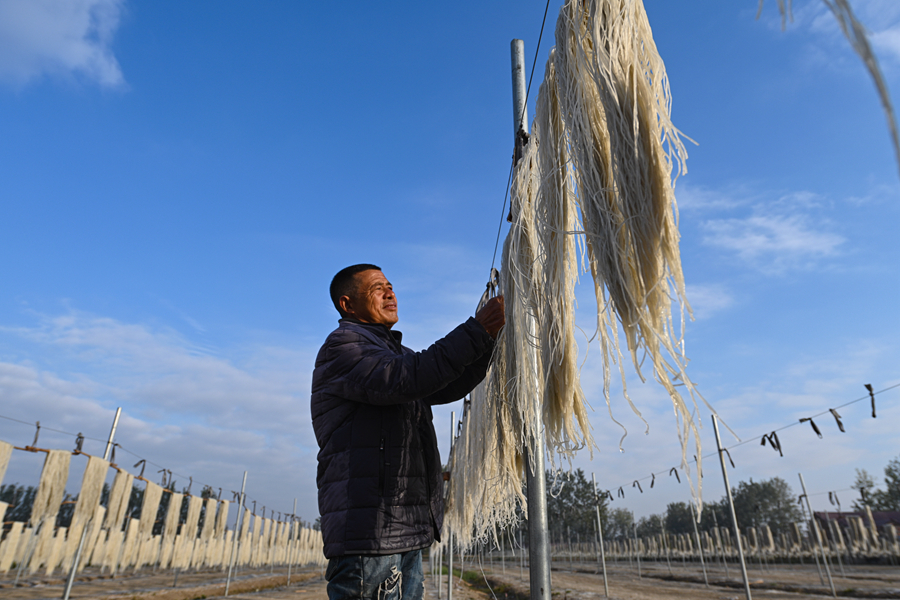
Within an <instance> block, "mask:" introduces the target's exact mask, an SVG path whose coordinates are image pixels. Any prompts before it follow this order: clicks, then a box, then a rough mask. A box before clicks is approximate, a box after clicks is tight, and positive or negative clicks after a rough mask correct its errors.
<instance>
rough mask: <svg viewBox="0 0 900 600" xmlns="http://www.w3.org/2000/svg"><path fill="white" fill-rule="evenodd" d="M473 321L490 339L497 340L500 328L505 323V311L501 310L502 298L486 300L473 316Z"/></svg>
mask: <svg viewBox="0 0 900 600" xmlns="http://www.w3.org/2000/svg"><path fill="white" fill-rule="evenodd" d="M475 320H476V321H478V322H479V323H481V326H482V327H484V328H485V330H486V331H487V332H488V335H490V336H491V337H492V338H495V339H496V338H497V334H498V333H499V332H500V328H501V327H503V325H504V324H505V323H506V311H505V309H504V308H503V296H497V297H495V298H491V299H490V300H488V303H487V304H485V305H484V306H483V307H481V310H479V311H478V312H477V313H476V314H475Z"/></svg>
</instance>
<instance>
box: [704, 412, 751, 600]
mask: <svg viewBox="0 0 900 600" xmlns="http://www.w3.org/2000/svg"><path fill="white" fill-rule="evenodd" d="M712 422H713V429H714V430H715V432H716V448H717V449H718V451H719V463H721V465H722V479H724V480H725V493H726V494H727V496H728V508H729V509H730V510H731V524H732V525H733V526H734V542H735V544H737V550H738V556H739V557H740V559H741V575H742V576H743V577H744V593H745V594H746V595H747V600H752V598H753V596H752V595H751V594H750V580H749V579H748V578H747V565H746V563H744V546H743V544H742V543H741V530H740V528H739V527H738V522H737V514H735V512H734V498H733V497H732V496H731V484H730V483H728V469H726V468H725V455H724V454H723V452H724V451H723V450H722V440H721V439H720V438H719V420H718V419H717V418H716V415H713V416H712Z"/></svg>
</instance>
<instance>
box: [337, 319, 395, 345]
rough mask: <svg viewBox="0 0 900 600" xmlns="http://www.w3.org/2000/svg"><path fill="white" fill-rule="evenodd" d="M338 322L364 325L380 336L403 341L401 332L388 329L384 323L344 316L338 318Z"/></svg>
mask: <svg viewBox="0 0 900 600" xmlns="http://www.w3.org/2000/svg"><path fill="white" fill-rule="evenodd" d="M338 323H339V324H340V325H343V324H344V323H348V324H349V323H352V324H354V325H359V326H360V327H364V328H365V329H368V330H369V331H371V332H373V333H375V334H376V335H378V336H380V337H383V338H387V339H390V340H393V341H395V342H397V343H398V344H400V343H402V342H403V332H401V331H395V330H393V329H388V327H387V326H386V325H382V324H381V323H363V322H362V321H358V320H356V319H354V318H353V317H344V318H343V319H339V320H338Z"/></svg>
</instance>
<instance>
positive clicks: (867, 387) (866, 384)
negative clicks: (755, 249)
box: [34, 383, 875, 440]
mask: <svg viewBox="0 0 900 600" xmlns="http://www.w3.org/2000/svg"><path fill="white" fill-rule="evenodd" d="M863 385H865V386H866V389H867V390H869V397H870V398H871V399H872V418H873V419H874V418H875V390H873V389H872V384H871V383H864V384H863ZM40 425H41V424H40V423H38V427H40ZM34 439H35V440H37V438H34Z"/></svg>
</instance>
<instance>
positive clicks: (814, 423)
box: [800, 417, 822, 439]
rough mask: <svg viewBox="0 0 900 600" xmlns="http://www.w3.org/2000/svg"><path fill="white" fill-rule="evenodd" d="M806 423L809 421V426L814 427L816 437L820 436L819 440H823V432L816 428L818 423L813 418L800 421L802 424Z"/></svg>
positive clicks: (804, 418)
mask: <svg viewBox="0 0 900 600" xmlns="http://www.w3.org/2000/svg"><path fill="white" fill-rule="evenodd" d="M806 421H809V424H810V425H812V428H813V431H815V432H816V435H817V436H819V439H822V432H821V431H819V428H818V427H816V422H815V421H813V420H812V417H803V418H802V419H800V422H801V423H805V422H806Z"/></svg>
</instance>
